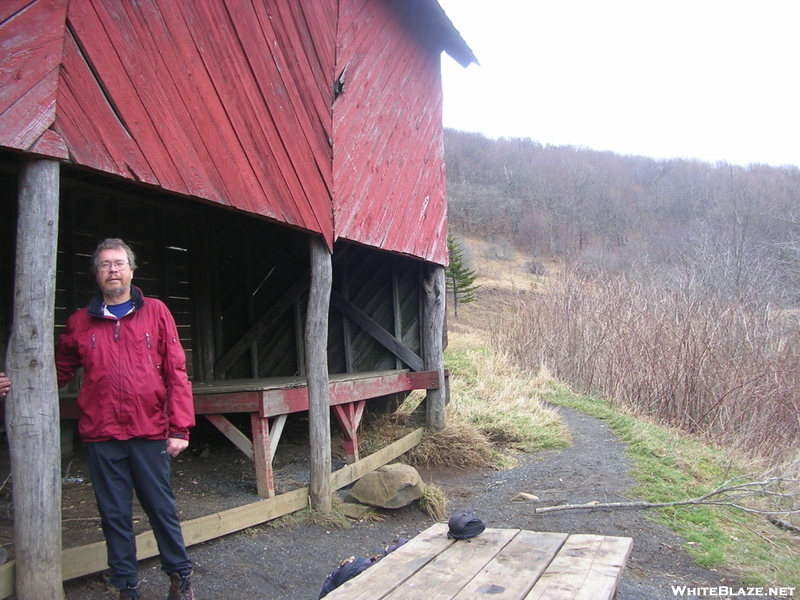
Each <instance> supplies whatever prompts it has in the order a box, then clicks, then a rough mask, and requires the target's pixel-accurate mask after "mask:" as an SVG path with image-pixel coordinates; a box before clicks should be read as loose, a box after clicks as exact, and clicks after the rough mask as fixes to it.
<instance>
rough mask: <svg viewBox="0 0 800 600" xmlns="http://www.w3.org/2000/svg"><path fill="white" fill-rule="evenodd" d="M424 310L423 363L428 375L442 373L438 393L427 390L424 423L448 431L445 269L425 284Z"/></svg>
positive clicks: (434, 269)
mask: <svg viewBox="0 0 800 600" xmlns="http://www.w3.org/2000/svg"><path fill="white" fill-rule="evenodd" d="M423 290H424V293H425V310H424V315H423V328H422V330H423V339H422V359H423V361H424V363H425V370H426V371H436V372H438V373H439V387H438V389H433V390H428V393H427V396H426V397H427V402H426V413H425V423H426V425H427V426H428V427H430V428H431V429H433V430H434V431H441V430H442V429H444V427H445V415H444V407H445V399H446V397H447V391H446V389H445V385H446V384H445V379H444V359H443V357H442V352H443V349H442V345H443V342H442V340H443V334H444V313H445V302H444V301H445V279H444V267H442V266H439V265H431V266H429V267H428V273H427V274H426V276H425V280H424V281H423Z"/></svg>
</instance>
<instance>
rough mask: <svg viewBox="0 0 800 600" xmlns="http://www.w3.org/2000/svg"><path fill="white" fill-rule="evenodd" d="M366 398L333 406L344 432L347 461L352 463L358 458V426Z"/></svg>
mask: <svg viewBox="0 0 800 600" xmlns="http://www.w3.org/2000/svg"><path fill="white" fill-rule="evenodd" d="M366 404H367V401H366V400H359V401H358V402H348V403H347V404H334V405H333V406H331V408H332V409H333V414H334V415H336V420H337V421H338V422H339V426H340V427H341V428H342V433H343V434H344V451H345V456H346V457H347V458H346V460H347V463H348V464H352V463H354V462H356V461H357V460H358V426H359V425H360V424H361V418H362V417H363V416H364V407H365V406H366Z"/></svg>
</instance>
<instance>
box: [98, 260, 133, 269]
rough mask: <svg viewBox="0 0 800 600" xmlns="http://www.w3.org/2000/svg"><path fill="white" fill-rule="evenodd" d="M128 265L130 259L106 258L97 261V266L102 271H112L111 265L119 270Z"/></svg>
mask: <svg viewBox="0 0 800 600" xmlns="http://www.w3.org/2000/svg"><path fill="white" fill-rule="evenodd" d="M127 266H128V261H126V260H114V261H111V260H104V261H103V262H99V263H97V268H98V270H100V271H110V270H111V267H114V268H115V269H116V270H117V271H122V270H123V269H124V268H125V267H127Z"/></svg>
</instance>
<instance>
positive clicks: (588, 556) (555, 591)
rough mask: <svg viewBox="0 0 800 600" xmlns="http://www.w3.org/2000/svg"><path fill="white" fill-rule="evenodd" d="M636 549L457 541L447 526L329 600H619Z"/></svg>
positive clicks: (585, 539)
mask: <svg viewBox="0 0 800 600" xmlns="http://www.w3.org/2000/svg"><path fill="white" fill-rule="evenodd" d="M632 543H633V542H632V540H631V539H630V538H619V537H609V536H599V535H582V534H573V535H569V534H566V533H544V532H535V531H526V530H520V529H486V530H485V531H484V532H483V533H482V534H480V535H479V536H477V537H475V538H472V539H471V540H470V541H454V540H450V539H448V538H447V526H446V525H445V524H443V523H439V524H436V525H433V526H432V527H430V528H428V529H427V530H425V531H423V532H422V533H420V534H419V535H418V536H417V537H416V538H414V539H413V540H412V541H410V542H408V543H407V544H406V545H405V546H402V547H400V548H399V549H398V550H395V551H394V552H392V553H390V554H389V555H387V556H386V557H384V558H383V559H381V560H380V561H379V562H378V563H377V564H375V565H373V566H371V567H370V568H369V569H367V570H366V571H364V572H363V573H361V574H360V575H358V576H357V577H355V578H353V579H351V580H350V581H348V582H346V583H345V584H344V585H342V586H340V587H339V588H337V589H335V590H333V591H332V592H330V593H329V594H328V595H327V596H326V600H345V599H346V600H353V599H358V600H420V599H424V600H481V599H484V598H493V599H494V600H532V599H534V598H536V599H539V600H544V599H547V600H566V599H570V600H611V598H613V597H614V594H615V592H616V588H617V581H618V580H619V577H620V575H621V572H622V568H623V567H624V565H625V562H626V561H627V559H628V556H629V554H630V551H631V545H632Z"/></svg>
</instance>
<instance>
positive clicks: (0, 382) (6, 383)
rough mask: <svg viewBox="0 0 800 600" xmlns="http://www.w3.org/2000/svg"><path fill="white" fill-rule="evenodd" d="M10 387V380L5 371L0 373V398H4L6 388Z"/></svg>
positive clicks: (6, 391) (6, 392)
mask: <svg viewBox="0 0 800 600" xmlns="http://www.w3.org/2000/svg"><path fill="white" fill-rule="evenodd" d="M10 389H11V380H10V379H9V378H8V377H6V374H5V373H0V398H5V397H6V394H8V390H10Z"/></svg>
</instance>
